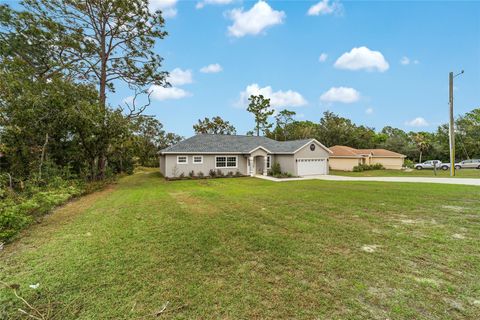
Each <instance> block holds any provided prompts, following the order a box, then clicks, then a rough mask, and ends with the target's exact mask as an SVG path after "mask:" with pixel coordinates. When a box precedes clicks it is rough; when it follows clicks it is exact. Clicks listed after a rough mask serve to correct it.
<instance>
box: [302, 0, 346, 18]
mask: <svg viewBox="0 0 480 320" xmlns="http://www.w3.org/2000/svg"><path fill="white" fill-rule="evenodd" d="M342 11H343V6H342V4H341V3H340V1H335V0H334V1H330V0H322V1H320V2H318V3H316V4H314V5H313V6H311V7H310V8H309V9H308V12H307V14H308V15H309V16H319V15H327V14H341V13H342Z"/></svg>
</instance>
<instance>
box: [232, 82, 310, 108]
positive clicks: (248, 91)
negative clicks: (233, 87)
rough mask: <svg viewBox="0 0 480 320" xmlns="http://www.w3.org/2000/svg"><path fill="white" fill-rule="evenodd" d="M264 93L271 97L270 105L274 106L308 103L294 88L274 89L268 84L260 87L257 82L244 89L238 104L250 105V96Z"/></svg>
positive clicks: (242, 105) (294, 105) (295, 105)
mask: <svg viewBox="0 0 480 320" xmlns="http://www.w3.org/2000/svg"><path fill="white" fill-rule="evenodd" d="M260 94H261V95H263V96H264V97H265V98H269V99H270V105H271V106H272V107H273V108H279V107H301V106H304V105H306V104H307V100H305V98H304V97H303V96H302V95H301V94H300V93H298V92H296V91H293V90H287V91H281V90H279V91H273V89H272V87H270V86H266V87H263V88H260V86H259V85H258V84H256V83H252V84H250V85H248V86H247V87H246V88H245V90H244V91H242V92H240V100H239V101H238V103H237V105H238V106H240V107H245V106H247V105H248V98H249V97H250V96H251V95H260Z"/></svg>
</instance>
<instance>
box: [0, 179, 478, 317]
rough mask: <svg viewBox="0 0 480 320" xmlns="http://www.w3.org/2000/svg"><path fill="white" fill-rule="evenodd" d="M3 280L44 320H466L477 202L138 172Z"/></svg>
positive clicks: (34, 238) (32, 250)
mask: <svg viewBox="0 0 480 320" xmlns="http://www.w3.org/2000/svg"><path fill="white" fill-rule="evenodd" d="M0 279H1V280H2V281H4V282H6V283H8V284H18V285H20V289H19V290H18V294H19V295H20V296H22V297H23V298H25V299H26V301H28V302H29V303H30V304H31V306H32V307H33V308H35V309H37V310H38V312H39V313H41V314H42V315H43V316H44V317H45V319H159V318H167V319H168V318H179V319H218V318H221V319H251V318H255V319H265V318H269V319H292V318H296V319H302V318H303V319H316V318H318V319H324V318H328V319H332V318H333V319H361V318H364V319H367V318H368V319H386V318H389V319H414V318H415V319H455V318H456V319H466V318H470V319H474V318H476V317H478V315H480V281H479V279H480V188H477V187H472V186H451V185H437V184H403V183H381V182H369V183H366V182H365V183H364V182H332V181H320V180H311V181H290V182H284V183H274V182H270V181H265V180H260V179H254V178H230V179H216V180H197V181H176V182H165V181H164V180H163V179H161V178H160V176H159V175H158V174H157V173H155V172H142V173H138V174H136V175H133V176H129V177H126V178H123V179H121V180H120V182H119V183H118V184H117V185H115V186H114V187H112V188H110V189H108V190H105V191H101V192H98V193H95V194H91V195H89V196H86V197H84V198H81V199H79V200H77V201H74V202H71V203H69V204H68V205H66V206H64V207H62V208H60V209H59V210H57V211H56V212H54V213H53V214H51V215H49V216H48V217H46V218H45V219H44V221H43V222H42V223H41V224H37V225H35V226H33V227H32V228H30V229H29V230H28V231H27V232H25V233H24V234H23V235H22V237H21V238H20V239H19V240H17V241H16V242H14V243H12V244H10V245H8V246H6V248H5V249H4V250H3V251H2V252H0ZM36 283H39V284H40V285H39V287H38V289H31V288H29V285H30V284H36ZM18 308H22V309H23V310H26V311H27V310H30V309H29V307H28V306H26V305H25V304H23V303H21V302H20V301H19V299H17V298H15V296H14V294H13V291H12V290H10V289H8V290H7V289H0V318H2V317H3V318H7V319H9V318H12V319H17V318H22V317H24V318H26V317H25V316H22V315H21V313H20V312H19V311H17V309H18ZM161 310H163V312H161V313H160V311H161ZM30 313H31V314H33V315H37V316H38V314H36V313H34V312H33V311H30ZM156 313H160V316H159V317H157V316H155V314H156Z"/></svg>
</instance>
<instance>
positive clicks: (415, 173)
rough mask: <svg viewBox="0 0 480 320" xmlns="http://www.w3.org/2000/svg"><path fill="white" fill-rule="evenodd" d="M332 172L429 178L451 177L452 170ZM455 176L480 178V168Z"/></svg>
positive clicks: (332, 172)
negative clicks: (435, 171)
mask: <svg viewBox="0 0 480 320" xmlns="http://www.w3.org/2000/svg"><path fill="white" fill-rule="evenodd" d="M330 174H332V175H337V176H348V177H429V178H435V177H437V178H450V171H448V170H447V171H444V170H437V175H435V173H434V172H433V170H426V169H425V170H415V169H412V171H404V170H368V171H363V172H351V171H339V170H330ZM455 178H477V179H480V170H478V169H461V170H457V171H456V175H455Z"/></svg>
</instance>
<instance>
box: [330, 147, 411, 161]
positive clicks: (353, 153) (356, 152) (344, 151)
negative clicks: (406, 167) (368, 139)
mask: <svg viewBox="0 0 480 320" xmlns="http://www.w3.org/2000/svg"><path fill="white" fill-rule="evenodd" d="M330 150H331V151H332V152H333V154H332V155H331V157H342V158H362V157H366V156H372V157H395V158H405V155H403V154H400V153H397V152H393V151H390V150H386V149H355V148H350V147H347V146H333V147H330Z"/></svg>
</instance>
